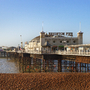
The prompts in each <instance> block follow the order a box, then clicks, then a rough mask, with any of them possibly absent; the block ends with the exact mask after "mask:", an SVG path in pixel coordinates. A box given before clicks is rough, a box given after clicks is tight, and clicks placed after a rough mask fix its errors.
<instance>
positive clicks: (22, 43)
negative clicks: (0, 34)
mask: <svg viewBox="0 0 90 90" xmlns="http://www.w3.org/2000/svg"><path fill="white" fill-rule="evenodd" d="M20 37H21V48H23V42H22V35H20Z"/></svg>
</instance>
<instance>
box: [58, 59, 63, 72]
mask: <svg viewBox="0 0 90 90" xmlns="http://www.w3.org/2000/svg"><path fill="white" fill-rule="evenodd" d="M58 72H62V60H61V59H58Z"/></svg>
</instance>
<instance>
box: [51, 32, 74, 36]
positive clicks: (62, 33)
mask: <svg viewBox="0 0 90 90" xmlns="http://www.w3.org/2000/svg"><path fill="white" fill-rule="evenodd" d="M49 35H59V36H65V35H66V36H73V33H72V32H66V33H64V32H49Z"/></svg>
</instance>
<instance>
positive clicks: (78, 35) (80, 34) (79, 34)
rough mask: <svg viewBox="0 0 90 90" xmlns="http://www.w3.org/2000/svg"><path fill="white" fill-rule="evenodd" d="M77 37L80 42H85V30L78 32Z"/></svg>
mask: <svg viewBox="0 0 90 90" xmlns="http://www.w3.org/2000/svg"><path fill="white" fill-rule="evenodd" d="M77 37H78V44H83V32H81V31H79V32H78V33H77Z"/></svg>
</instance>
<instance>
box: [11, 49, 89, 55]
mask: <svg viewBox="0 0 90 90" xmlns="http://www.w3.org/2000/svg"><path fill="white" fill-rule="evenodd" d="M10 52H11V51H10ZM17 53H30V54H59V55H80V56H90V52H85V51H84V52H78V51H60V50H58V51H27V52H26V51H17Z"/></svg>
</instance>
